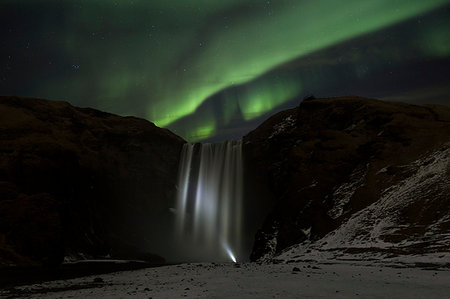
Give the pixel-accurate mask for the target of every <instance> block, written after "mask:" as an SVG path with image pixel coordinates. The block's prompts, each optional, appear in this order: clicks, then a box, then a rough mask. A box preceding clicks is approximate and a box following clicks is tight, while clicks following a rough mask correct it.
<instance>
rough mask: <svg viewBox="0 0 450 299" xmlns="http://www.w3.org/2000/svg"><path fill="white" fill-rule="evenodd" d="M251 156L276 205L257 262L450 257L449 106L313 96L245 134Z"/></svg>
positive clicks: (260, 238)
mask: <svg viewBox="0 0 450 299" xmlns="http://www.w3.org/2000/svg"><path fill="white" fill-rule="evenodd" d="M244 153H245V159H246V161H247V167H250V168H252V169H253V173H259V174H260V178H259V179H260V180H261V181H263V182H265V183H266V184H267V185H268V187H269V190H270V192H271V194H272V195H271V199H272V201H273V205H274V207H273V208H272V209H271V212H270V213H269V215H268V216H267V218H266V219H265V222H264V225H263V227H262V228H261V229H260V230H259V232H258V233H257V235H256V240H255V243H254V247H253V252H252V256H251V259H252V260H264V259H270V258H273V257H274V256H276V255H278V254H280V253H282V252H283V251H286V250H287V249H288V248H289V250H293V252H291V254H290V255H288V256H290V258H292V256H297V257H298V256H299V255H295V253H296V252H297V253H298V252H303V253H305V252H311V248H315V249H317V250H328V251H329V252H333V251H339V250H340V251H341V252H343V251H345V252H350V251H351V252H362V251H364V252H390V254H392V253H393V252H395V253H396V254H407V253H426V252H428V253H429V252H449V251H450V236H449V233H448V232H449V231H450V107H447V106H438V105H424V106H416V105H408V104H403V103H394V102H383V101H377V100H370V99H363V98H356V97H344V98H332V99H308V100H305V101H303V102H302V103H301V104H300V106H299V107H297V108H294V109H291V110H287V111H283V112H280V113H278V114H276V115H275V116H273V117H271V118H270V119H268V120H267V121H266V122H264V123H263V124H262V125H261V126H259V127H258V128H257V129H256V130H254V131H252V132H251V133H249V134H248V135H247V136H245V137H244ZM295 244H300V245H295ZM294 245H295V246H294ZM292 248H295V250H294V249H292ZM289 250H287V251H289Z"/></svg>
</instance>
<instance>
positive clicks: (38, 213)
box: [0, 96, 184, 265]
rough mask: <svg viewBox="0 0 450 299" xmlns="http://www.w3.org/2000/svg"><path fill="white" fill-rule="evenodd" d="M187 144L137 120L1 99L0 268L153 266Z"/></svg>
mask: <svg viewBox="0 0 450 299" xmlns="http://www.w3.org/2000/svg"><path fill="white" fill-rule="evenodd" d="M183 143H184V140H182V139H181V138H179V137H177V136H176V135H174V134H172V133H171V132H169V131H168V130H165V129H160V128H158V127H156V126H155V125H154V124H152V123H150V122H148V121H146V120H143V119H138V118H134V117H119V116H116V115H112V114H108V113H103V112H100V111H97V110H93V109H83V108H76V107H73V106H71V105H69V104H68V103H65V102H55V101H46V100H38V99H27V98H18V97H6V96H3V97H0V264H3V265H5V264H18V265H33V264H38V265H39V264H43V263H44V264H45V263H59V262H60V261H61V260H62V258H63V257H64V256H69V257H70V256H71V257H74V258H78V257H90V256H92V257H94V256H110V257H116V258H140V259H149V260H154V259H155V258H156V257H155V256H152V255H151V254H148V253H149V252H157V253H160V254H162V253H163V251H162V249H161V248H162V246H163V244H160V242H159V240H160V239H162V237H161V235H163V234H164V233H165V232H166V230H165V229H169V228H168V223H169V216H168V213H169V212H168V211H169V206H170V205H171V202H170V200H171V199H172V198H173V195H174V192H175V188H176V187H175V184H176V177H177V176H176V174H177V169H178V159H179V153H180V151H181V147H182V145H183Z"/></svg>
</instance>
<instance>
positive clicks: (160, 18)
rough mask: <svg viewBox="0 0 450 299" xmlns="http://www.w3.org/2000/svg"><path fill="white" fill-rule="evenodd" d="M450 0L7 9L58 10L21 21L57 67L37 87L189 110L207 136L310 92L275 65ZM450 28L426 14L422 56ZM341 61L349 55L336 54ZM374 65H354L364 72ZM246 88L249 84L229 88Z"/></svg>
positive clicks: (167, 118)
mask: <svg viewBox="0 0 450 299" xmlns="http://www.w3.org/2000/svg"><path fill="white" fill-rule="evenodd" d="M448 4H450V0H220V1H219V0H218V1H212V0H171V1H169V0H151V1H149V0H134V1H110V0H65V1H59V0H43V1H35V0H5V1H3V2H1V4H0V9H3V6H2V5H5V7H6V6H8V7H9V6H11V7H12V6H14V5H17V7H16V10H17V11H22V10H23V9H25V8H27V9H28V11H29V13H30V15H28V16H34V15H37V14H36V13H34V11H36V10H39V11H40V12H41V13H47V14H48V15H46V17H40V16H37V17H36V18H37V19H35V20H33V21H30V22H28V21H26V22H25V21H24V23H27V22H28V23H29V24H27V25H24V26H23V28H28V29H26V30H24V32H21V31H20V30H21V27H20V26H17V28H13V29H14V30H16V31H13V32H12V33H11V35H14V36H15V39H17V42H18V43H22V44H24V45H26V44H27V43H29V44H30V45H31V48H30V51H37V52H39V53H40V56H39V59H36V60H33V59H34V58H30V61H31V62H32V63H36V65H37V66H36V67H35V69H36V70H37V71H35V72H36V73H37V72H45V74H44V75H42V77H45V76H47V75H46V74H47V73H49V72H51V71H53V74H57V75H53V77H51V76H50V75H49V76H48V78H38V79H36V80H28V81H27V83H26V84H27V85H30V87H27V88H28V90H27V92H28V93H29V94H30V95H32V96H36V97H43V98H49V99H56V100H58V99H61V100H69V101H70V102H71V103H73V104H75V105H79V106H90V107H94V108H97V109H101V110H106V111H108V112H112V113H118V114H121V115H126V114H129V115H135V116H139V117H145V118H147V119H148V120H150V121H153V122H154V123H155V124H156V125H158V126H161V127H167V126H170V125H173V124H176V123H177V121H179V120H180V119H183V118H188V119H189V122H188V124H186V125H185V126H184V127H183V126H181V125H178V126H177V128H179V132H177V133H178V134H179V135H181V136H182V137H184V138H185V139H187V140H189V141H198V140H201V139H204V138H208V137H211V136H213V135H214V134H216V132H217V130H218V128H220V126H221V125H223V124H228V123H230V122H233V121H234V120H235V119H236V116H239V117H240V116H241V114H242V117H243V118H244V120H247V121H248V120H253V119H255V118H257V117H259V116H262V115H264V114H265V113H268V112H270V111H271V110H272V109H274V108H276V107H280V106H281V105H282V104H283V103H286V102H287V101H288V100H290V99H292V98H294V97H296V96H299V94H301V93H303V92H306V91H307V89H308V86H307V82H308V79H310V80H309V82H311V81H313V80H311V78H299V77H298V76H295V72H294V71H293V72H292V74H294V75H293V76H292V78H291V77H289V76H287V77H285V78H281V79H279V78H273V77H270V76H269V78H267V74H269V73H270V71H271V70H273V69H274V68H277V67H280V66H281V65H285V64H288V63H289V62H291V61H293V60H295V59H298V58H301V57H307V56H308V55H310V54H312V53H317V52H318V51H320V50H324V49H327V48H329V47H332V46H335V45H339V44H341V43H343V42H345V41H348V40H351V39H353V38H356V37H362V36H364V35H366V34H370V33H374V32H376V31H378V30H382V29H385V28H387V27H389V26H392V25H395V24H398V23H400V22H403V21H405V20H408V19H410V18H413V17H418V16H421V15H423V14H426V13H427V12H431V11H432V10H434V9H437V8H440V7H442V6H444V5H448ZM19 15H20V13H19ZM50 16H51V17H50ZM19 19H20V18H19ZM23 19H24V20H28V19H27V18H23ZM33 22H34V23H33ZM439 22H441V23H442V24H441V23H439ZM19 23H20V22H19ZM30 24H31V25H30ZM19 25H20V24H19ZM8 26H9V25H8ZM27 26H28V27H27ZM449 28H450V23H449V22H448V21H442V20H440V21H437V22H436V23H433V24H425V25H424V29H423V34H422V35H419V36H418V37H417V39H418V40H419V41H418V43H420V45H418V46H417V47H418V48H420V49H421V50H420V51H422V52H423V53H421V54H423V55H424V56H426V57H428V56H430V57H448V56H449V55H450V41H449V36H450V35H449V34H448V32H449ZM27 30H28V31H27ZM22 39H23V40H22ZM7 44H8V43H6V42H5V45H7ZM24 51H28V50H24ZM5 53H6V52H5ZM6 55H10V54H9V53H8V54H6ZM27 55H28V54H27ZM359 55H364V53H359ZM380 55H381V54H380ZM383 55H384V54H383ZM386 55H387V54H386ZM399 55H400V56H402V55H403V53H400V54H399ZM372 56H373V57H367V58H366V57H363V58H361V59H360V60H359V61H363V62H366V61H365V60H367V62H368V63H367V65H370V67H371V68H376V67H377V65H379V63H378V61H377V60H379V59H382V60H384V57H381V56H378V55H372ZM5 57H8V56H5ZM27 57H28V56H27ZM30 57H32V56H30ZM390 58H392V55H391V54H389V55H387V58H386V60H387V59H390ZM401 58H402V57H400V58H399V59H401ZM329 59H330V60H332V61H334V63H337V62H336V58H335V57H329ZM30 61H27V63H28V62H30ZM31 62H30V63H31ZM53 66H57V67H58V68H59V69H58V70H53V69H52V68H53ZM55 68H56V67H55ZM368 68H369V67H366V65H365V64H364V63H359V62H358V63H357V64H355V65H354V71H355V72H356V73H357V76H358V78H364V77H365V75H366V74H367V70H368ZM21 71H22V72H26V71H28V70H21ZM0 75H2V74H1V72H0ZM5 76H6V75H5ZM311 76H314V77H317V78H315V79H314V82H316V81H317V82H320V80H322V79H323V78H321V74H320V69H319V68H317V67H315V68H314V73H313V74H312V75H311ZM262 78H264V79H262ZM32 79H34V78H32ZM34 82H36V83H34ZM33 83H34V85H33ZM237 87H239V88H238V89H239V92H229V93H227V90H229V89H232V88H237ZM219 92H222V93H223V98H225V99H229V100H226V103H225V104H221V105H223V106H221V107H220V109H219V108H218V107H216V109H212V110H210V111H209V110H202V111H201V114H199V115H200V117H198V118H199V119H198V120H197V119H195V117H191V116H193V115H194V113H199V110H201V109H199V108H200V107H201V105H202V104H203V103H205V101H206V100H208V99H211V97H212V96H217V94H218V93H219ZM214 99H215V98H214Z"/></svg>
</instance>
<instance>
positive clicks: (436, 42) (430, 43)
mask: <svg viewBox="0 0 450 299" xmlns="http://www.w3.org/2000/svg"><path fill="white" fill-rule="evenodd" d="M422 48H423V49H424V52H425V53H426V54H429V55H431V56H434V57H447V56H449V55H450V23H449V22H445V23H444V22H434V23H432V24H430V25H428V26H427V28H426V30H425V32H424V34H423V42H422Z"/></svg>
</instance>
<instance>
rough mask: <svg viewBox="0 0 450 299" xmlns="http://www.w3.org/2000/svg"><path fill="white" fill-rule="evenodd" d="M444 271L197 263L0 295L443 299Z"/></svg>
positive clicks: (449, 289)
mask: <svg viewBox="0 0 450 299" xmlns="http://www.w3.org/2000/svg"><path fill="white" fill-rule="evenodd" d="M449 294H450V271H449V269H448V267H442V266H432V265H428V266H426V268H425V266H424V267H422V268H418V267H399V266H398V265H395V264H391V265H376V266H370V264H369V263H368V262H355V261H347V262H340V263H318V262H295V263H279V264H262V265H258V264H256V263H246V264H241V265H239V264H238V265H234V264H232V263H228V264H214V263H196V264H180V265H173V266H164V267H159V268H147V269H142V270H136V271H126V272H116V273H111V274H104V275H96V276H87V277H82V278H77V279H71V280H60V281H52V282H46V283H41V284H34V285H28V286H20V287H16V288H12V289H5V290H0V297H19V298H99V297H107V298H126V297H133V298H177V297H188V298H318V297H319V298H320V297H325V298H448V296H449Z"/></svg>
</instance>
